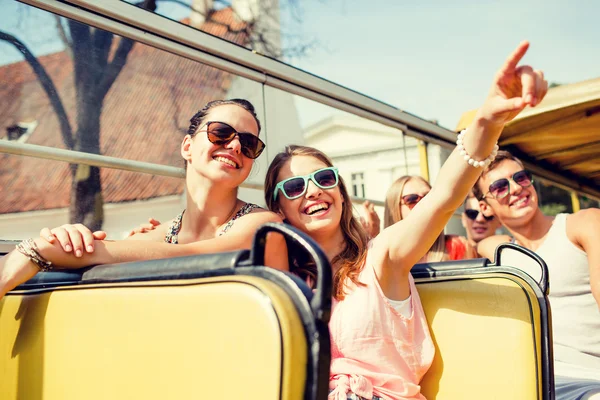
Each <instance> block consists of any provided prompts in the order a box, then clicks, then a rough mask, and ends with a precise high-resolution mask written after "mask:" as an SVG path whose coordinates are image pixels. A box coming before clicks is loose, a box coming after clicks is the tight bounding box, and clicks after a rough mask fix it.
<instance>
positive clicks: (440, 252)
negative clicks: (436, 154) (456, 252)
mask: <svg viewBox="0 0 600 400" xmlns="http://www.w3.org/2000/svg"><path fill="white" fill-rule="evenodd" d="M411 180H421V181H423V182H424V183H425V184H426V185H427V186H429V189H431V185H430V184H429V182H427V181H426V180H425V179H423V178H422V177H420V176H418V175H404V176H401V177H400V178H398V179H396V180H395V181H394V183H392V185H391V186H390V188H389V189H388V191H387V193H386V195H385V208H384V214H383V223H384V227H385V228H387V227H388V226H391V225H393V224H395V223H396V222H398V221H401V220H402V219H403V216H402V208H401V204H400V201H401V200H402V196H403V195H404V194H403V192H404V186H406V184H407V183H408V182H409V181H411ZM407 194H410V193H407ZM449 259H450V258H449V256H448V251H447V249H446V235H445V234H444V232H443V231H442V232H441V233H440V235H439V236H438V238H437V239H436V240H435V242H434V243H433V245H432V246H431V248H430V249H429V251H428V252H427V254H426V255H425V261H427V262H439V261H447V260H449Z"/></svg>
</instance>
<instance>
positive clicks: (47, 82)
mask: <svg viewBox="0 0 600 400" xmlns="http://www.w3.org/2000/svg"><path fill="white" fill-rule="evenodd" d="M0 40H4V41H6V42H8V43H10V44H12V45H13V46H15V47H16V48H17V49H18V50H19V51H20V52H21V54H23V57H25V61H27V63H28V64H29V65H30V66H31V68H32V69H33V72H34V73H35V74H36V76H37V77H38V79H39V81H40V84H41V85H42V88H43V89H44V91H45V92H46V95H47V96H48V99H49V100H50V104H51V106H52V108H53V109H54V112H56V116H57V117H58V123H59V125H60V133H61V135H62V139H63V142H64V143H65V146H66V147H67V148H68V149H69V150H72V149H73V147H74V141H73V132H72V131H71V124H70V123H69V118H68V117H67V113H66V112H65V108H64V107H63V103H62V101H61V99H60V96H59V95H58V92H57V90H56V87H55V86H54V82H52V78H50V76H49V75H48V73H47V72H46V69H45V68H44V66H43V65H42V64H40V62H39V61H38V60H37V58H36V57H35V56H34V55H33V54H32V53H31V51H29V49H28V48H27V46H25V44H23V42H21V41H20V40H19V39H17V38H16V37H14V36H13V35H11V34H9V33H6V32H3V31H0Z"/></svg>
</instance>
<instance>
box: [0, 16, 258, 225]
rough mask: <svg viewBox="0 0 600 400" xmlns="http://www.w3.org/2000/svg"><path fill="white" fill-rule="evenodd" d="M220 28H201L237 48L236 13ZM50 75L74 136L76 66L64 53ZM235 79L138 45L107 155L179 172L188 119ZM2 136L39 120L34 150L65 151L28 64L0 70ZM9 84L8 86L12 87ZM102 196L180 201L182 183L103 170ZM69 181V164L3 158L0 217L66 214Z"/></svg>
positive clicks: (107, 138)
mask: <svg viewBox="0 0 600 400" xmlns="http://www.w3.org/2000/svg"><path fill="white" fill-rule="evenodd" d="M213 19H214V20H215V21H217V23H213V22H207V23H204V24H203V26H202V27H201V29H202V30H203V31H206V32H208V33H211V34H213V35H218V36H221V37H223V38H224V39H226V40H229V41H231V42H234V43H238V44H245V42H246V35H245V34H244V33H231V32H227V30H226V28H225V27H224V26H223V24H228V25H230V26H232V27H233V30H234V32H237V31H238V30H239V28H240V27H243V23H241V22H239V21H236V20H235V19H234V14H233V12H232V11H231V9H222V10H219V11H217V12H216V13H215V14H213ZM38 60H39V61H40V63H41V64H42V65H43V66H44V67H45V69H46V71H47V72H48V74H49V75H50V76H51V78H52V80H53V82H54V84H55V85H56V89H57V91H58V93H59V95H60V97H61V99H62V102H63V105H64V107H65V109H66V112H67V114H68V117H69V120H70V122H71V126H72V129H73V130H75V129H76V108H75V90H74V82H73V64H72V61H71V59H70V58H69V56H68V54H67V53H66V52H64V51H63V52H59V53H55V54H50V55H46V56H42V57H39V58H38ZM232 78H233V76H232V75H231V74H229V73H226V72H223V71H220V70H217V69H215V68H211V67H208V66H206V65H203V64H200V63H197V62H194V61H191V60H188V59H185V58H182V57H179V56H176V55H173V54H170V53H167V52H165V51H162V50H158V49H154V48H152V47H149V46H146V45H143V44H140V43H136V44H135V45H134V47H133V49H132V51H131V53H130V54H129V57H128V59H127V63H126V64H125V66H124V67H123V70H122V71H121V74H120V75H119V77H118V78H117V80H116V81H115V83H114V84H113V86H112V87H111V89H110V91H109V92H108V94H107V96H106V97H105V99H104V103H103V109H102V116H101V135H100V147H101V153H102V154H104V155H109V156H113V157H121V158H126V159H131V160H140V161H149V162H153V163H158V164H165V165H172V166H178V167H181V166H182V165H183V161H182V158H181V155H180V153H179V148H180V143H181V139H182V138H183V136H184V134H185V131H186V130H187V126H188V124H189V118H190V117H191V116H192V115H193V114H194V113H195V112H196V111H197V109H198V108H200V107H202V106H203V105H204V104H205V103H206V102H208V101H210V100H213V99H217V98H223V97H225V96H226V94H227V91H228V89H229V87H230V84H231V81H232ZM0 82H3V84H2V85H0V137H1V136H4V132H6V128H7V127H9V126H12V125H15V124H17V123H19V122H29V121H37V122H38V126H37V127H36V129H35V130H34V131H33V134H32V135H31V136H30V137H29V139H28V141H27V142H28V143H32V144H39V145H44V146H51V147H56V148H65V145H64V144H63V142H62V139H61V135H60V130H59V125H58V119H57V118H56V115H55V113H54V111H53V109H52V108H51V107H50V103H49V100H48V98H47V96H46V94H45V92H44V91H43V89H42V88H41V86H40V84H39V83H38V80H37V78H36V76H35V75H34V73H33V71H32V69H31V68H30V67H29V64H27V63H26V62H25V61H22V62H18V63H14V64H9V65H5V66H2V67H0ZM7 83H8V84H7ZM101 177H102V187H103V190H102V193H103V198H104V201H105V202H106V203H115V202H124V201H132V200H141V199H150V198H154V197H160V196H166V195H172V194H179V193H182V191H183V185H184V182H183V180H181V179H176V178H166V177H158V176H152V175H148V174H139V173H132V172H127V171H119V170H114V169H108V168H104V169H102V173H101ZM70 185H71V177H70V173H69V170H68V165H67V164H65V163H63V162H57V161H49V160H42V159H36V158H32V157H22V156H14V155H8V154H0V188H2V189H1V192H2V200H1V201H0V213H14V212H22V211H32V210H45V209H53V208H63V207H68V205H69V198H70Z"/></svg>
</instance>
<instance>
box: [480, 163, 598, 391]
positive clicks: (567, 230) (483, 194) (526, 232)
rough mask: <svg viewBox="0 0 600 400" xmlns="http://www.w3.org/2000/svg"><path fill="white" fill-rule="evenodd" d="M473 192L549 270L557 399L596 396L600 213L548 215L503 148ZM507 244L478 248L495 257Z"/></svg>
mask: <svg viewBox="0 0 600 400" xmlns="http://www.w3.org/2000/svg"><path fill="white" fill-rule="evenodd" d="M473 192H474V194H475V195H476V196H477V198H478V199H480V207H481V210H482V212H483V213H484V215H492V214H493V215H495V216H496V217H497V218H498V219H499V220H500V222H501V223H502V225H504V227H505V228H506V229H507V230H508V231H509V232H510V233H511V235H512V236H513V238H514V241H515V242H516V243H518V244H520V245H521V246H524V247H526V248H528V249H530V250H533V251H535V252H536V253H538V254H539V255H540V256H541V257H542V258H543V259H544V261H546V264H547V265H548V271H549V279H550V294H549V300H550V306H551V309H552V325H553V327H552V329H553V339H554V372H555V380H556V398H557V399H559V400H562V399H577V400H579V399H600V210H599V209H587V210H582V211H579V212H577V213H574V214H559V215H557V216H556V217H548V216H545V215H544V214H543V213H542V212H541V210H540V209H539V207H538V197H537V193H536V190H535V188H534V186H533V185H532V178H531V175H530V174H529V173H528V172H527V171H525V170H524V168H523V164H522V163H521V161H519V160H518V159H517V158H515V157H514V156H512V155H511V154H510V153H508V152H505V151H500V152H498V156H497V157H496V160H495V161H494V163H492V164H491V165H490V166H489V167H488V168H487V169H486V170H485V171H484V173H483V174H482V176H481V178H480V179H479V181H478V182H477V184H476V185H475V188H474V189H473ZM511 240H512V239H511V238H510V237H508V236H504V235H498V236H491V237H489V238H487V239H484V240H483V241H481V242H480V243H479V245H478V248H477V250H478V252H479V254H481V255H482V256H483V257H487V258H489V259H493V257H494V250H495V248H496V247H497V246H498V245H499V244H500V243H504V242H508V241H511Z"/></svg>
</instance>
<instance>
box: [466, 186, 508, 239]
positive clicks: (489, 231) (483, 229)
mask: <svg viewBox="0 0 600 400" xmlns="http://www.w3.org/2000/svg"><path fill="white" fill-rule="evenodd" d="M461 222H462V226H463V228H465V231H466V232H467V240H468V241H469V244H471V246H473V248H474V249H477V245H478V244H479V242H481V241H482V240H483V239H485V238H488V237H490V236H493V235H495V234H496V230H497V229H498V228H500V222H499V221H498V218H496V217H495V216H494V215H489V216H486V215H484V214H483V212H481V210H480V208H479V200H477V198H476V197H475V196H473V195H470V196H469V197H467V199H466V200H465V203H464V211H463V213H462V218H461Z"/></svg>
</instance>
